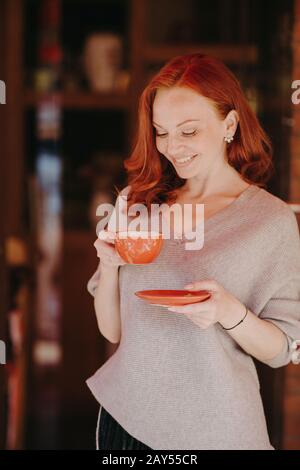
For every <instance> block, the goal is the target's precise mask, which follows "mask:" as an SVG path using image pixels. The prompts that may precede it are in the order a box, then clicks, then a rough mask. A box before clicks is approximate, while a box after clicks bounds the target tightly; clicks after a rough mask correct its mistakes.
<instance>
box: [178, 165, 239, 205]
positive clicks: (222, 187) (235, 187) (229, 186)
mask: <svg viewBox="0 0 300 470" xmlns="http://www.w3.org/2000/svg"><path fill="white" fill-rule="evenodd" d="M245 184H246V183H245V181H244V180H243V178H242V176H241V175H240V174H239V173H238V172H237V171H236V170H235V169H234V168H232V167H231V166H230V165H229V164H228V163H225V165H222V166H219V167H217V168H215V169H214V170H212V171H209V172H208V173H207V174H206V175H202V174H199V175H197V176H194V177H193V178H190V179H188V180H187V181H186V183H185V185H184V186H183V192H184V193H185V195H186V196H188V197H189V198H195V199H196V198H201V199H204V198H209V197H211V196H215V195H217V194H228V193H233V192H235V191H239V190H240V189H241V188H243V187H244V186H245Z"/></svg>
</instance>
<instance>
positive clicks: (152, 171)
mask: <svg viewBox="0 0 300 470" xmlns="http://www.w3.org/2000/svg"><path fill="white" fill-rule="evenodd" d="M125 167H126V169H127V171H128V183H129V184H128V186H127V187H126V188H125V189H124V191H123V193H122V194H121V195H119V197H118V199H117V204H116V207H119V204H120V203H122V204H123V202H124V197H122V196H127V198H128V199H127V204H128V206H130V205H131V204H133V203H135V202H140V203H144V204H145V205H147V207H148V208H150V206H151V204H152V203H156V204H157V203H168V204H172V203H173V202H176V203H178V204H185V203H190V204H193V205H194V204H196V203H199V204H204V245H203V247H202V248H201V249H200V250H194V251H187V250H185V245H184V242H185V238H186V236H187V234H184V235H183V237H182V238H181V239H175V238H174V237H171V239H169V240H165V241H164V245H163V249H162V251H161V253H160V255H159V256H158V257H157V258H156V259H155V260H154V261H153V262H152V263H150V264H148V265H144V266H141V265H129V264H125V263H124V262H123V261H122V260H121V258H119V256H118V255H117V254H116V253H115V251H114V248H113V246H112V245H110V244H109V240H107V242H105V241H103V240H97V241H96V242H95V247H96V249H97V252H98V256H99V257H100V263H99V267H98V269H97V271H96V273H95V274H94V275H93V277H92V278H91V279H90V281H89V284H88V289H89V291H90V292H91V294H93V295H94V297H95V300H94V302H95V311H96V316H97V321H98V325H99V329H100V332H101V333H102V334H103V335H104V336H105V337H106V338H107V339H108V340H109V341H111V342H113V343H117V342H120V344H119V347H118V349H117V351H116V352H115V353H114V354H113V355H112V356H111V357H110V358H109V360H108V361H107V362H106V363H105V364H104V365H103V366H102V367H101V368H100V369H99V370H98V371H97V372H96V373H95V374H94V375H93V376H92V377H90V378H89V379H88V380H87V384H88V386H89V387H90V389H91V391H92V393H93V394H94V396H95V397H96V399H97V400H98V401H99V403H100V412H99V417H98V427H97V436H98V437H97V446H98V448H101V449H128V448H130V449H149V448H150V449H167V450H168V449H184V450H186V449H234V450H237V449H274V448H273V447H272V445H271V444H270V441H269V437H268V433H267V427H266V421H265V415H264V411H263V406H262V401H261V396H260V389H259V381H258V377H257V373H256V369H255V365H254V362H253V359H252V357H254V358H256V359H257V360H259V361H261V362H263V363H265V364H268V365H269V366H271V367H281V366H284V365H286V364H288V363H289V362H290V360H291V354H292V342H293V341H294V340H295V339H297V338H300V282H299V281H300V243H299V230H298V226H297V221H296V217H295V215H294V214H293V212H292V211H291V209H290V208H289V206H288V205H287V204H286V203H285V202H284V201H282V200H281V199H279V198H277V197H276V196H274V195H272V194H270V193H269V192H268V191H267V190H266V189H264V186H265V183H266V181H267V180H268V178H269V177H270V175H271V172H272V160H271V145H270V142H269V140H268V138H267V136H266V135H265V133H264V131H263V130H262V128H261V126H260V124H259V122H258V120H257V118H256V116H255V115H254V113H253V112H252V110H251V108H250V107H249V105H248V103H247V101H246V99H245V97H244V95H243V93H242V91H241V88H240V86H239V83H238V81H237V80H236V78H235V77H234V76H233V75H232V73H231V72H230V71H229V70H228V69H227V68H226V67H225V65H224V64H223V63H221V62H220V61H218V60H216V59H214V58H212V57H209V56H206V55H203V54H191V55H185V56H180V57H176V58H174V59H173V60H171V61H170V62H169V63H167V64H166V65H165V66H164V67H163V68H162V69H161V70H160V71H159V72H158V74H157V75H156V76H155V77H154V78H153V79H152V80H151V82H150V83H149V85H148V86H147V87H146V88H145V90H144V91H143V93H142V95H141V99H140V105H139V130H138V135H137V140H136V143H135V148H134V151H133V153H132V155H131V156H130V158H129V159H128V160H127V161H126V162H125ZM109 228H110V227H109ZM193 228H194V227H193ZM110 229H111V228H110ZM182 288H187V289H190V290H191V289H196V290H200V289H206V290H209V291H210V293H211V297H210V298H209V299H208V300H206V301H204V302H200V303H196V304H193V305H189V306H184V307H177V308H169V310H167V309H166V308H165V307H163V306H156V305H149V304H147V303H145V302H143V301H142V300H140V299H138V298H137V297H136V296H135V295H134V292H136V291H138V290H143V289H182ZM100 418H101V419H100Z"/></svg>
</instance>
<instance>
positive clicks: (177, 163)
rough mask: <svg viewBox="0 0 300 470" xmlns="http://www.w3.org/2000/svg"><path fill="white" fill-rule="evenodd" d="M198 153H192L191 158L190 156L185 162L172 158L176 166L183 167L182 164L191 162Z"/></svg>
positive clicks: (185, 164)
mask: <svg viewBox="0 0 300 470" xmlns="http://www.w3.org/2000/svg"><path fill="white" fill-rule="evenodd" d="M197 155H198V154H196V155H193V156H192V158H190V159H189V160H187V161H186V162H181V163H180V162H179V161H178V160H174V163H175V165H176V166H179V167H184V166H188V165H189V164H190V163H192V161H193V160H195V157H197Z"/></svg>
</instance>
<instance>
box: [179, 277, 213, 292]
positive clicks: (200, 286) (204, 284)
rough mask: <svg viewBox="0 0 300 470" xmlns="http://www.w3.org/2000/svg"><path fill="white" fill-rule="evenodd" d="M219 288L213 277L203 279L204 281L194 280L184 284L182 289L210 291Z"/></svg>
mask: <svg viewBox="0 0 300 470" xmlns="http://www.w3.org/2000/svg"><path fill="white" fill-rule="evenodd" d="M218 288H219V284H218V283H217V281H215V280H214V279H205V280H204V281H195V282H191V283H190V284H186V285H185V286H184V289H186V290H192V291H195V290H208V291H210V292H216V291H217V290H218Z"/></svg>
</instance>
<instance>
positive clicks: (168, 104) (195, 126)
mask: <svg viewBox="0 0 300 470" xmlns="http://www.w3.org/2000/svg"><path fill="white" fill-rule="evenodd" d="M237 122H238V120H237V116H236V113H235V112H234V111H230V113H228V115H227V117H226V119H224V120H222V119H221V118H220V116H219V114H218V113H217V111H216V109H215V107H214V106H213V104H212V102H211V101H210V100H209V99H207V98H205V97H204V96H202V95H200V94H199V93H197V92H195V91H193V90H191V89H189V88H181V87H173V88H169V89H163V88H161V89H159V90H158V91H157V93H156V96H155V99H154V102H153V126H154V127H155V133H156V147H157V149H158V151H159V152H160V153H161V154H162V155H164V156H165V157H166V158H167V159H168V160H169V161H170V162H171V163H172V164H173V166H174V168H175V170H176V172H177V174H178V176H180V177H181V178H184V179H190V178H193V177H197V175H198V174H202V176H203V175H208V174H209V173H210V172H211V171H212V170H213V168H215V167H216V165H217V166H220V165H221V166H222V165H223V166H224V165H228V164H227V163H226V160H225V157H226V142H225V141H224V137H225V136H227V135H234V132H235V130H236V125H237Z"/></svg>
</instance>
